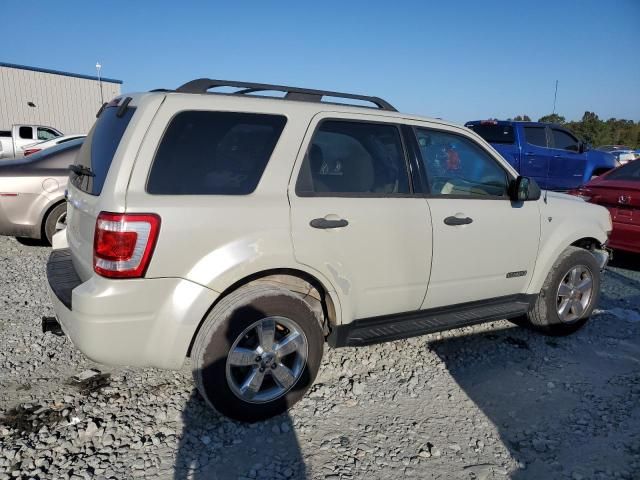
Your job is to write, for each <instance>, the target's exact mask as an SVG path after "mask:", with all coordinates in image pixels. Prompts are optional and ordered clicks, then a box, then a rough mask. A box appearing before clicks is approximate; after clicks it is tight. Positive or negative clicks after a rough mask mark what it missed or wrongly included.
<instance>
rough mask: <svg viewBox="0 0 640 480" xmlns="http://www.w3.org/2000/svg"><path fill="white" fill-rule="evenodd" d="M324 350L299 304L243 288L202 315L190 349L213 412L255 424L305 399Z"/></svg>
mask: <svg viewBox="0 0 640 480" xmlns="http://www.w3.org/2000/svg"><path fill="white" fill-rule="evenodd" d="M270 332H272V333H270ZM292 339H294V340H295V344H293V342H292ZM292 345H293V346H292ZM285 346H286V349H285ZM323 348H324V335H323V333H322V328H321V325H320V323H319V321H318V319H317V317H316V315H315V314H314V312H313V311H312V310H311V308H310V306H309V305H308V304H307V303H306V302H305V301H304V300H303V299H302V298H300V297H299V296H297V295H296V294H294V293H292V292H290V291H289V290H287V289H284V288H280V287H273V286H263V285H248V286H245V287H241V288H240V289H238V290H236V291H235V292H232V293H230V294H229V295H227V296H226V297H225V298H223V299H222V300H221V301H220V302H219V303H218V304H217V305H216V306H215V307H214V308H213V309H212V310H211V312H209V314H208V315H207V317H206V319H205V321H204V323H203V325H202V327H201V328H200V331H199V332H198V334H197V335H196V339H195V342H194V345H193V350H192V355H191V358H192V360H193V363H194V370H193V377H194V380H195V383H196V386H197V388H198V391H199V392H200V394H201V395H202V397H203V398H204V399H205V401H206V402H207V403H208V404H209V406H211V407H212V408H213V409H214V410H216V411H218V412H219V413H221V414H222V415H225V416H227V417H230V418H233V419H235V420H240V421H243V422H256V421H259V420H264V419H267V418H270V417H273V416H275V415H278V414H280V413H282V412H285V411H286V410H287V409H289V408H290V407H291V406H292V405H293V404H295V403H296V402H297V401H298V400H300V399H301V398H302V397H303V396H304V394H305V393H306V391H307V390H308V389H309V387H311V385H312V384H313V381H314V380H315V377H316V375H317V373H318V370H319V368H320V361H321V360H322V353H323ZM287 352H289V353H287ZM254 381H255V383H254ZM256 385H257V387H256Z"/></svg>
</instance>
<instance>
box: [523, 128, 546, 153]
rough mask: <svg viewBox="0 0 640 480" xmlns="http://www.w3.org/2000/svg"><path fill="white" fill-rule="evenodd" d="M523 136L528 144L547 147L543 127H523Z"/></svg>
mask: <svg viewBox="0 0 640 480" xmlns="http://www.w3.org/2000/svg"><path fill="white" fill-rule="evenodd" d="M524 136H525V138H526V139H527V143H528V144H529V145H536V146H538V147H545V148H546V147H547V133H546V132H545V127H524Z"/></svg>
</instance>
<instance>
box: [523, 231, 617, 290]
mask: <svg viewBox="0 0 640 480" xmlns="http://www.w3.org/2000/svg"><path fill="white" fill-rule="evenodd" d="M605 241H606V239H598V238H596V237H595V236H594V235H593V233H592V232H573V235H572V236H570V237H565V238H564V239H562V241H555V242H553V243H554V245H555V246H551V245H549V244H547V247H546V248H544V247H543V248H542V249H541V250H540V252H539V255H538V261H537V262H536V266H535V269H534V272H533V276H532V278H531V282H530V283H529V288H528V289H527V293H532V294H538V293H540V291H541V290H542V286H543V284H544V281H545V279H546V278H547V275H549V272H550V271H551V269H552V268H553V265H554V264H555V263H556V260H557V259H558V257H559V256H560V254H561V253H562V252H563V251H564V250H565V249H567V248H568V247H572V246H573V247H579V248H584V249H585V250H594V249H601V248H602V247H603V245H604V243H605Z"/></svg>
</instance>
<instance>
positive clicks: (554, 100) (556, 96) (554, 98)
mask: <svg viewBox="0 0 640 480" xmlns="http://www.w3.org/2000/svg"><path fill="white" fill-rule="evenodd" d="M557 98H558V80H556V93H554V94H553V114H554V115H555V113H556V99H557Z"/></svg>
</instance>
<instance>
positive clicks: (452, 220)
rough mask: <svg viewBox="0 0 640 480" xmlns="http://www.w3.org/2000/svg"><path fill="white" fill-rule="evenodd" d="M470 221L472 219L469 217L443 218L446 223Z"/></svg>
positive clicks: (457, 223) (454, 223)
mask: <svg viewBox="0 0 640 480" xmlns="http://www.w3.org/2000/svg"><path fill="white" fill-rule="evenodd" d="M471 222H473V219H472V218H469V217H447V218H445V219H444V223H445V224H446V225H469V224H470V223H471Z"/></svg>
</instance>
